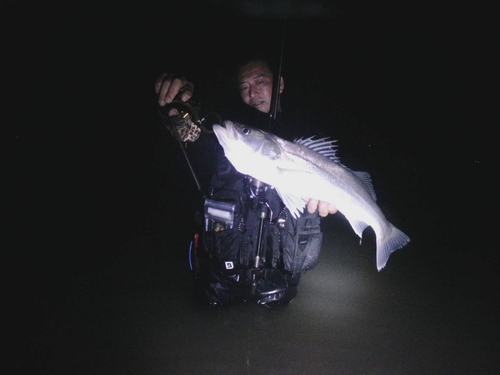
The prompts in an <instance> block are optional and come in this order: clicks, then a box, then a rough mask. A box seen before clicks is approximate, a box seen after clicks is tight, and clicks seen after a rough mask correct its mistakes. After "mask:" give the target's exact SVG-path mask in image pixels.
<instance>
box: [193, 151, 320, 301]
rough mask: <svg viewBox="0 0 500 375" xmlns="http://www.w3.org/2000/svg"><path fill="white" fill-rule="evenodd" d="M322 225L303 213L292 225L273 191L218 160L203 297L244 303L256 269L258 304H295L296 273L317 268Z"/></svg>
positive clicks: (208, 205) (206, 228)
mask: <svg viewBox="0 0 500 375" xmlns="http://www.w3.org/2000/svg"><path fill="white" fill-rule="evenodd" d="M320 219H321V218H320V216H319V215H318V214H317V213H315V214H309V213H307V211H306V210H305V213H303V214H302V215H301V216H300V217H299V218H297V219H295V218H294V217H293V216H292V215H291V213H290V212H289V210H288V209H287V208H286V207H285V206H284V204H283V202H282V201H281V199H280V197H279V196H278V193H277V192H276V190H275V189H273V188H272V187H271V186H268V185H263V184H260V183H259V182H256V181H254V180H252V178H251V177H248V176H244V175H242V174H241V173H239V172H237V171H236V170H235V169H234V167H233V166H232V165H231V163H230V162H229V161H228V160H227V159H226V158H225V157H219V158H218V163H217V171H216V173H215V175H214V176H213V178H212V182H211V188H210V193H209V194H208V196H207V197H206V199H205V202H204V222H203V231H202V235H201V244H202V248H203V251H202V252H201V254H203V255H202V256H203V257H204V259H203V260H202V265H204V270H203V271H202V273H203V272H204V273H203V275H204V276H202V277H201V278H200V280H201V282H202V284H203V285H202V288H203V290H204V294H205V296H206V297H208V298H209V300H210V302H211V304H214V305H215V304H223V303H226V302H230V301H232V300H235V299H246V296H245V293H247V291H248V288H247V287H248V285H247V284H248V283H251V282H252V278H253V277H255V270H256V269H259V270H260V271H259V272H261V273H262V274H261V277H262V280H264V281H262V282H261V283H260V284H259V287H260V290H259V291H258V292H257V296H258V297H257V300H258V302H259V303H263V304H264V303H267V302H269V301H279V300H286V299H287V298H293V296H294V295H295V293H296V286H297V284H298V282H299V279H300V273H301V272H302V271H306V270H310V269H312V268H314V267H315V266H316V264H317V262H318V257H319V253H320V250H321V245H322V239H323V235H322V233H321V229H320ZM288 289H291V292H290V293H289V291H288ZM287 293H288V294H287ZM259 298H260V300H259Z"/></svg>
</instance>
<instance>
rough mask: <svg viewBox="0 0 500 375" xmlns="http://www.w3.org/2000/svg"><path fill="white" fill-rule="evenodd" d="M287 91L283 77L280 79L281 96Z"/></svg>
mask: <svg viewBox="0 0 500 375" xmlns="http://www.w3.org/2000/svg"><path fill="white" fill-rule="evenodd" d="M284 89H285V80H284V79H283V77H281V78H280V94H281V93H282V92H283V90H284Z"/></svg>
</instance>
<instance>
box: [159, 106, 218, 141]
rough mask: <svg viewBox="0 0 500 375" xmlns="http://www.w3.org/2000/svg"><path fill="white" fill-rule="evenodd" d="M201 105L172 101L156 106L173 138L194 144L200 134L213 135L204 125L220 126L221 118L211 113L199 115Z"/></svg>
mask: <svg viewBox="0 0 500 375" xmlns="http://www.w3.org/2000/svg"><path fill="white" fill-rule="evenodd" d="M201 112H202V111H201V105H200V103H198V102H195V101H193V100H189V101H186V102H183V101H182V100H174V101H173V102H172V103H169V104H166V105H165V106H163V107H161V106H158V113H159V115H160V117H161V119H162V121H163V123H164V125H165V126H166V127H167V128H168V130H169V131H170V132H171V133H172V135H173V136H174V137H179V139H180V140H181V141H182V142H194V141H196V140H197V139H198V137H199V136H200V134H201V132H204V133H213V130H209V129H208V128H207V126H206V124H209V125H210V128H211V126H212V125H213V124H222V117H221V116H220V115H219V114H217V113H215V112H212V111H209V112H207V113H205V114H204V115H202V114H201Z"/></svg>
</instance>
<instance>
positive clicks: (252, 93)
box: [248, 86, 258, 98]
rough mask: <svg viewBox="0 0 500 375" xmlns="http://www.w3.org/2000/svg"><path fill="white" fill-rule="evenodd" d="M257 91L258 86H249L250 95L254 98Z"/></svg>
mask: <svg viewBox="0 0 500 375" xmlns="http://www.w3.org/2000/svg"><path fill="white" fill-rule="evenodd" d="M257 92H258V91H257V88H256V87H252V86H250V87H249V88H248V97H250V98H253V97H254V95H255V94H256V93H257Z"/></svg>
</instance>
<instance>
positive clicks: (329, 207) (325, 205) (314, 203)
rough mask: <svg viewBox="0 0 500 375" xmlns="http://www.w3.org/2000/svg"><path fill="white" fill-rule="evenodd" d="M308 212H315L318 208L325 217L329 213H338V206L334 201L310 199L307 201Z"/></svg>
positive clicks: (320, 214)
mask: <svg viewBox="0 0 500 375" xmlns="http://www.w3.org/2000/svg"><path fill="white" fill-rule="evenodd" d="M306 206H307V212H309V213H310V214H313V213H315V212H316V210H318V213H319V216H321V217H325V216H328V215H329V214H334V213H336V212H337V211H338V210H337V207H335V206H334V205H333V204H332V203H329V202H324V201H318V200H317V199H308V200H307V202H306Z"/></svg>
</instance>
